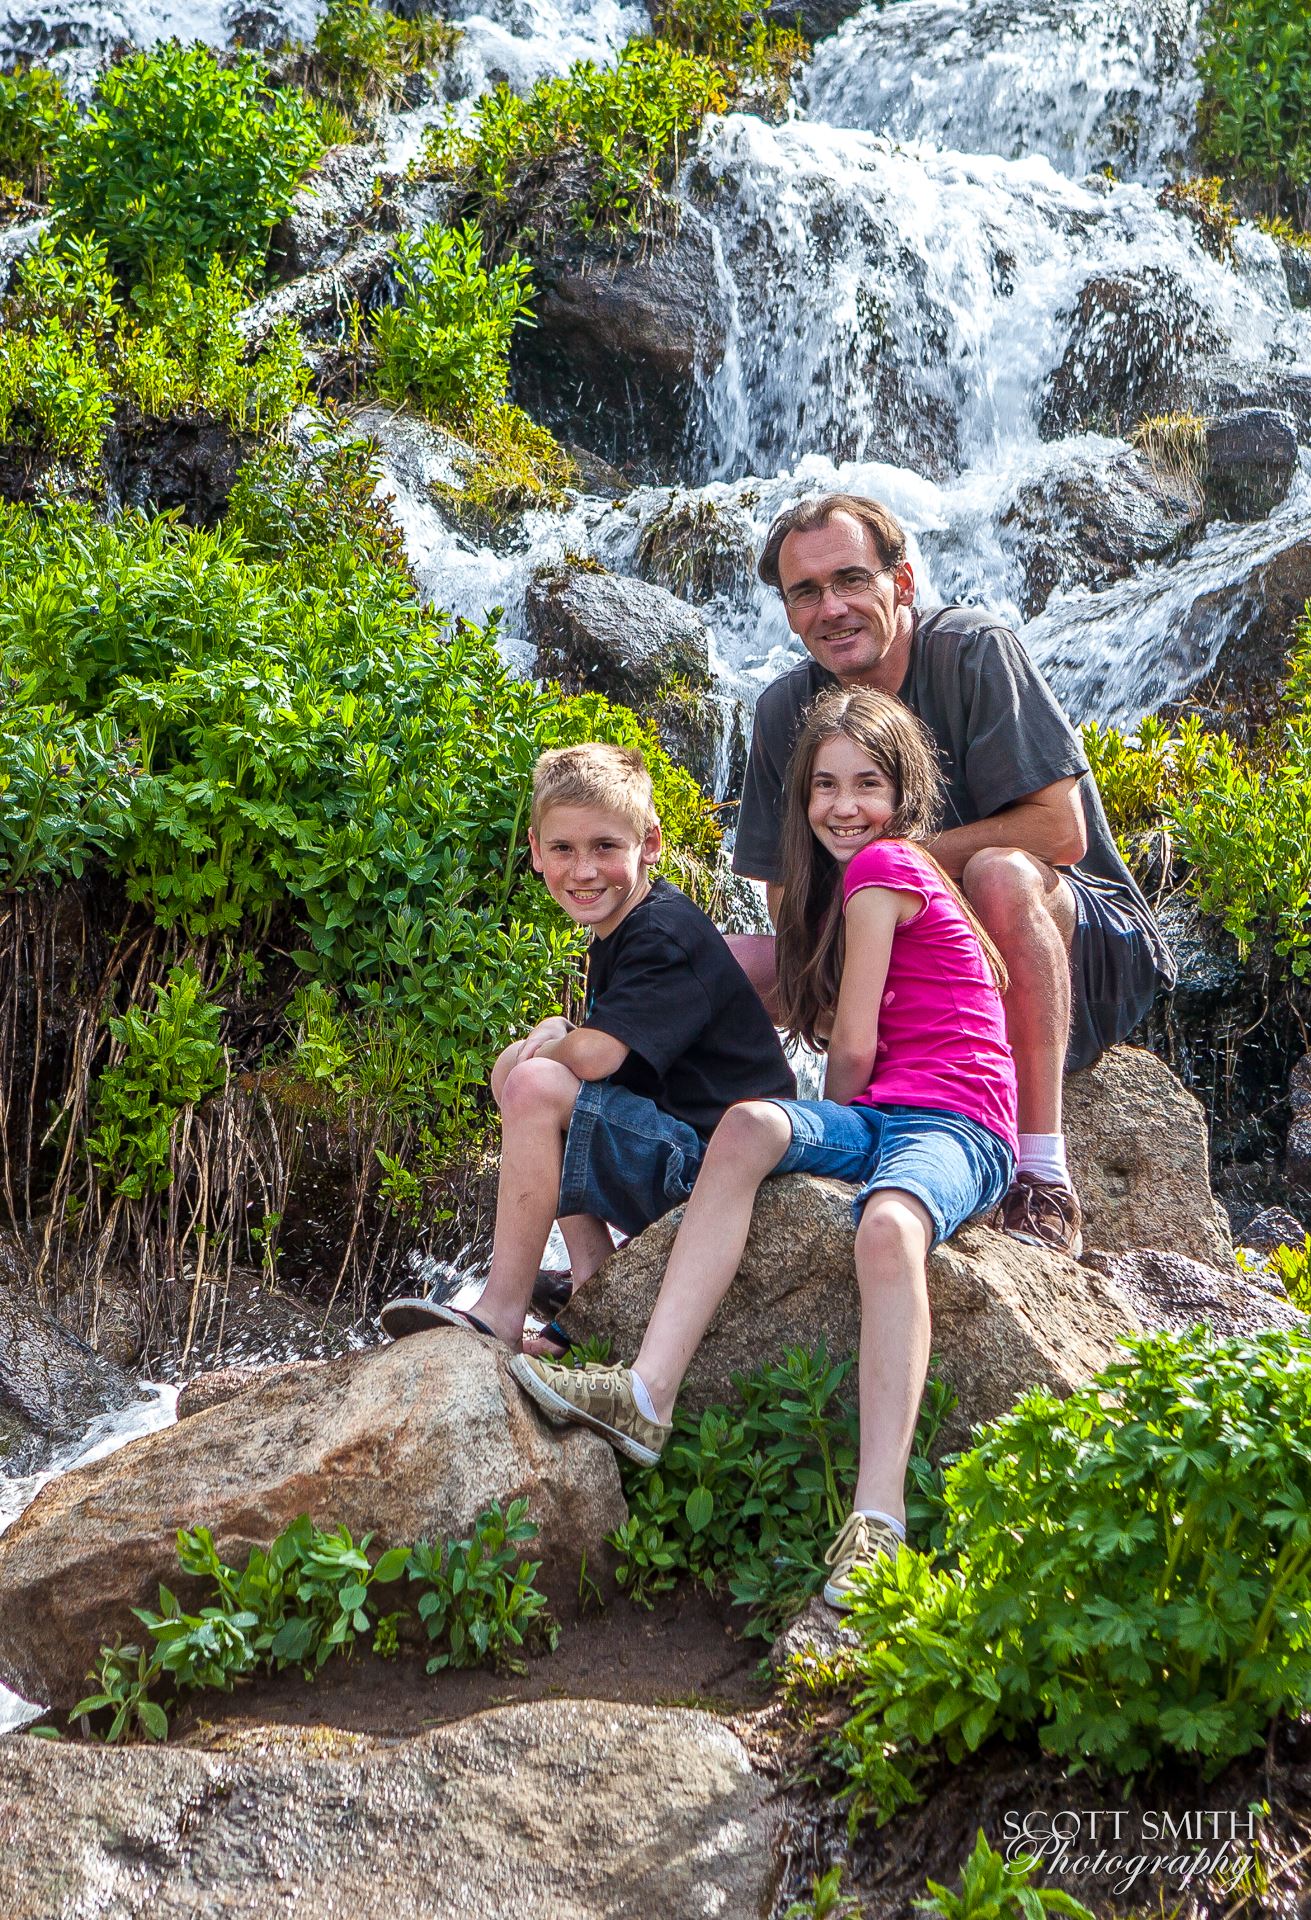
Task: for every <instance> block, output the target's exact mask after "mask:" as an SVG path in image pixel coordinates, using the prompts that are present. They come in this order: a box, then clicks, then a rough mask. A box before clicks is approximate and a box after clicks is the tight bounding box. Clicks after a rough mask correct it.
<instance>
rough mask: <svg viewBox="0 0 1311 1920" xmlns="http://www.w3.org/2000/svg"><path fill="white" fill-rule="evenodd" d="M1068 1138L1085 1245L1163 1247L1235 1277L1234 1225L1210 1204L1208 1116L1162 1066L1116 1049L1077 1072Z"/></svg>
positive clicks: (1068, 1086) (1111, 1249)
mask: <svg viewBox="0 0 1311 1920" xmlns="http://www.w3.org/2000/svg"><path fill="white" fill-rule="evenodd" d="M1065 1134H1066V1147H1067V1151H1068V1154H1069V1162H1070V1172H1071V1174H1072V1175H1073V1178H1074V1184H1075V1188H1076V1190H1077V1191H1078V1194H1079V1198H1080V1201H1081V1202H1082V1205H1083V1212H1084V1228H1083V1237H1084V1245H1085V1247H1088V1248H1098V1249H1101V1250H1102V1251H1105V1252H1108V1253H1123V1252H1128V1251H1129V1250H1130V1249H1132V1248H1135V1247H1157V1248H1160V1249H1162V1250H1163V1251H1168V1252H1170V1253H1181V1254H1186V1255H1187V1256H1188V1257H1189V1258H1190V1259H1193V1260H1202V1261H1205V1262H1207V1263H1208V1264H1209V1265H1211V1266H1215V1267H1223V1268H1226V1269H1232V1267H1233V1260H1234V1255H1233V1245H1232V1242H1231V1240H1230V1237H1229V1222H1228V1219H1227V1218H1226V1216H1225V1215H1224V1213H1223V1212H1222V1210H1221V1209H1220V1208H1219V1207H1218V1206H1217V1205H1216V1203H1215V1201H1214V1200H1213V1199H1212V1197H1211V1179H1210V1155H1209V1149H1208V1145H1207V1134H1206V1116H1205V1114H1204V1113H1203V1111H1202V1108H1201V1105H1200V1103H1199V1102H1198V1101H1197V1100H1196V1099H1194V1097H1193V1095H1192V1094H1191V1093H1189V1092H1187V1091H1186V1090H1185V1088H1183V1087H1182V1086H1181V1085H1180V1084H1179V1082H1178V1080H1176V1078H1175V1076H1174V1075H1173V1074H1172V1073H1171V1071H1170V1069H1169V1068H1168V1067H1167V1066H1166V1065H1165V1064H1164V1062H1163V1061H1161V1060H1158V1059H1156V1057H1155V1056H1154V1055H1153V1054H1150V1053H1146V1052H1144V1051H1143V1050H1142V1049H1141V1048H1139V1047H1112V1048H1111V1050H1110V1052H1109V1053H1105V1054H1103V1055H1102V1057H1101V1059H1100V1060H1099V1061H1098V1062H1097V1063H1096V1065H1095V1066H1091V1067H1087V1068H1085V1070H1084V1071H1083V1072H1082V1073H1075V1074H1071V1075H1070V1077H1069V1079H1068V1080H1067V1081H1066V1083H1065Z"/></svg>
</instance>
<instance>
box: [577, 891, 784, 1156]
mask: <svg viewBox="0 0 1311 1920" xmlns="http://www.w3.org/2000/svg"><path fill="white" fill-rule="evenodd" d="M586 1007H587V1011H586V1015H585V1017H584V1019H583V1022H582V1024H583V1025H584V1026H585V1027H593V1028H595V1029H596V1030H597V1031H598V1032H600V1033H608V1034H610V1035H611V1036H612V1038H613V1039H615V1040H622V1041H623V1043H624V1045H625V1046H626V1047H628V1048H629V1049H630V1052H629V1054H628V1057H627V1059H626V1060H625V1061H624V1063H623V1065H622V1066H621V1067H620V1068H619V1070H618V1072H617V1073H615V1074H614V1075H613V1076H612V1078H613V1079H614V1081H615V1083H616V1084H617V1085H618V1086H621V1087H627V1088H628V1089H629V1091H630V1092H632V1093H640V1094H644V1095H645V1096H646V1098H647V1099H648V1100H653V1101H654V1102H655V1104H656V1106H658V1107H659V1108H660V1110H661V1112H662V1113H669V1114H672V1115H673V1116H674V1118H675V1119H676V1120H685V1121H686V1122H687V1124H688V1125H689V1126H691V1127H695V1128H696V1130H697V1132H698V1133H699V1134H700V1135H701V1136H702V1138H703V1139H704V1138H706V1137H708V1136H709V1135H710V1134H711V1133H713V1131H714V1129H715V1127H716V1126H717V1125H718V1124H719V1121H720V1119H721V1118H722V1116H723V1113H724V1110H725V1108H727V1107H731V1106H732V1105H733V1103H734V1101H736V1100H765V1099H779V1100H791V1099H793V1098H795V1096H796V1090H797V1088H796V1081H795V1080H794V1079H793V1077H792V1069H791V1068H790V1067H789V1066H788V1063H787V1061H786V1060H785V1059H784V1057H783V1049H782V1046H781V1045H780V1044H779V1038H778V1035H777V1033H776V1032H775V1031H774V1027H773V1024H772V1023H771V1021H770V1018H769V1015H768V1014H767V1013H766V1012H765V1009H764V1006H763V1005H762V1004H761V1001H760V997H759V995H758V994H757V993H756V991H755V988H754V987H753V986H752V985H751V982H750V981H749V980H748V979H747V977H746V975H745V973H743V971H742V969H741V967H740V966H739V965H738V963H737V961H736V960H735V959H734V958H733V955H732V954H731V953H730V951H729V949H728V947H727V945H726V944H725V941H724V936H723V934H722V933H720V931H719V929H718V927H717V926H716V925H715V923H714V921H713V920H711V919H710V918H709V917H708V916H707V915H706V914H704V913H702V911H701V909H700V907H698V906H697V905H696V904H695V903H694V902H693V901H691V900H689V899H688V897H687V895H686V894H685V893H681V892H680V891H679V889H678V888H677V887H674V886H671V885H670V883H669V882H668V881H667V880H655V881H653V882H652V884H651V891H650V893H648V894H647V896H646V898H645V900H642V901H640V902H639V903H638V905H637V906H635V907H634V908H633V910H632V912H631V913H628V914H625V916H624V918H623V919H622V920H621V921H620V922H619V925H618V926H617V927H616V928H615V930H614V932H613V933H612V934H608V935H607V936H606V938H605V939H604V940H593V942H592V945H591V948H590V950H589V953H588V961H587V1001H586Z"/></svg>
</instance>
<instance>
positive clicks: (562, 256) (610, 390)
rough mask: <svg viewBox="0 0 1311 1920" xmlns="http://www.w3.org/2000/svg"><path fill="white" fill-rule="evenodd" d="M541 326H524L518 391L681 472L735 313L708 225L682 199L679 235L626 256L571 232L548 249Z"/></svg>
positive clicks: (601, 441) (618, 447) (633, 457)
mask: <svg viewBox="0 0 1311 1920" xmlns="http://www.w3.org/2000/svg"><path fill="white" fill-rule="evenodd" d="M534 279H535V281H536V285H537V298H536V303H535V307H534V311H535V314H536V320H537V325H536V327H534V328H532V329H531V330H529V329H521V330H520V332H519V333H518V334H517V335H516V337H515V343H514V348H513V351H512V356H511V364H512V367H513V370H514V381H515V398H516V399H517V400H518V402H519V404H520V405H521V406H524V407H526V408H527V409H528V411H529V413H531V414H532V416H533V418H534V419H540V420H542V421H544V422H545V423H546V424H547V425H548V426H550V427H552V428H554V430H555V431H556V432H557V433H559V434H560V435H561V436H562V437H563V438H565V439H567V440H576V441H578V442H579V444H580V445H582V446H584V447H586V448H588V449H589V450H590V451H591V452H593V453H599V454H600V455H601V456H602V457H603V458H604V459H606V460H614V461H617V462H618V463H619V464H620V465H621V466H632V467H633V468H634V469H635V470H636V471H637V472H638V473H639V474H641V475H643V476H648V477H652V478H661V477H665V476H666V475H667V476H668V477H671V478H672V477H673V474H674V469H675V467H676V464H677V461H678V458H679V456H680V455H682V454H684V453H685V452H686V451H687V449H688V447H689V446H690V444H691V441H692V438H693V435H694V427H695V391H696V383H697V379H698V377H699V376H700V375H702V374H704V373H706V372H708V371H709V369H710V368H712V367H714V366H715V365H717V364H718V362H719V361H720V359H721V358H722V357H723V352H724V340H725V334H726V327H727V321H726V316H725V310H724V295H723V291H722V289H721V288H720V286H719V283H718V280H717V278H716V274H715V266H714V249H713V243H712V238H711V234H710V230H709V228H708V227H707V225H706V222H705V221H704V219H703V218H702V217H701V215H700V214H698V213H697V212H696V210H695V209H694V208H691V207H684V209H683V212H682V219H681V224H680V226H679V229H678V232H677V233H676V234H675V235H673V236H672V237H660V238H650V237H648V238H647V240H646V241H645V243H644V244H643V245H642V247H641V248H640V250H639V249H638V248H637V247H634V249H633V251H632V252H630V253H629V254H628V255H627V256H625V257H624V258H622V259H620V260H617V261H616V260H614V259H613V258H611V257H610V256H609V255H608V254H606V253H604V252H603V251H600V250H598V251H596V252H591V251H589V250H587V249H586V248H584V247H580V246H579V245H578V244H576V243H574V242H572V241H570V242H566V243H564V244H563V245H562V247H561V249H560V251H559V252H558V253H556V254H555V255H553V256H549V257H547V258H545V259H539V260H538V262H537V264H536V269H535V273H534Z"/></svg>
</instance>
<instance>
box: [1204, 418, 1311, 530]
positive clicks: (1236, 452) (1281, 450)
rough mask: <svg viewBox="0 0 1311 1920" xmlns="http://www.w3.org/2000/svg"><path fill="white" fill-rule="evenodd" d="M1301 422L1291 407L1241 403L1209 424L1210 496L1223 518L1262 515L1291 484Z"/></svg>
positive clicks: (1208, 499)
mask: <svg viewBox="0 0 1311 1920" xmlns="http://www.w3.org/2000/svg"><path fill="white" fill-rule="evenodd" d="M1296 471H1297V428H1296V425H1295V423H1294V421H1293V417H1292V415H1291V414H1288V413H1276V412H1274V411H1273V410H1272V409H1271V408H1268V407H1243V408H1241V409H1240V410H1239V411H1238V412H1236V413H1226V414H1222V415H1221V416H1220V418H1219V419H1218V420H1213V421H1211V422H1210V423H1209V425H1208V426H1207V429H1206V481H1205V485H1206V502H1207V505H1208V507H1209V508H1210V509H1211V511H1212V512H1213V513H1216V514H1219V515H1220V517H1221V518H1222V519H1225V520H1264V519H1265V517H1266V515H1267V514H1270V513H1273V512H1274V510H1275V508H1276V507H1277V506H1278V505H1279V502H1280V501H1281V500H1282V499H1283V498H1284V496H1285V494H1286V493H1287V492H1288V489H1289V487H1290V486H1291V485H1292V481H1293V475H1294V473H1295V472H1296Z"/></svg>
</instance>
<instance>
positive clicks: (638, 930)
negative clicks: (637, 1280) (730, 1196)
mask: <svg viewBox="0 0 1311 1920" xmlns="http://www.w3.org/2000/svg"><path fill="white" fill-rule="evenodd" d="M528 840H529V845H530V847H531V849H532V859H533V866H534V867H535V868H536V870H537V871H538V873H540V874H541V876H542V878H543V880H544V881H545V883H546V888H547V891H548V892H549V893H550V895H551V898H552V899H553V900H554V901H556V903H557V904H558V905H559V906H560V907H562V908H563V909H564V911H565V912H566V913H567V914H568V915H569V918H570V919H571V920H573V921H575V922H576V923H577V924H578V925H579V926H582V927H587V928H589V929H590V931H591V936H592V943H591V948H590V951H589V955H588V967H587V996H586V1003H585V1012H584V1017H583V1020H582V1023H581V1025H578V1026H574V1025H572V1024H571V1023H570V1022H569V1021H568V1020H565V1019H563V1018H562V1017H561V1016H559V1015H556V1016H553V1017H552V1018H550V1019H548V1020H543V1021H540V1022H539V1024H538V1025H537V1026H535V1027H534V1028H533V1030H532V1032H531V1033H530V1034H529V1035H528V1036H527V1038H526V1039H523V1040H519V1041H516V1042H515V1043H514V1045H512V1046H509V1047H507V1048H506V1049H505V1051H504V1052H503V1053H502V1054H501V1056H500V1058H499V1059H498V1060H497V1062H496V1065H495V1067H494V1068H493V1070H492V1079H491V1086H492V1093H493V1095H494V1096H495V1099H496V1102H497V1104H498V1106H499V1107H500V1109H501V1122H502V1150H501V1171H500V1181H499V1185H498V1189H497V1200H496V1227H495V1232H494V1235H493V1241H492V1264H491V1268H490V1271H489V1273H488V1276H487V1284H486V1286H485V1287H484V1289H483V1292H482V1295H481V1297H480V1298H479V1300H478V1302H477V1309H476V1311H465V1310H461V1309H460V1308H457V1307H451V1306H448V1305H446V1304H445V1303H444V1302H441V1301H437V1300H420V1299H407V1300H392V1301H389V1302H388V1303H387V1305H386V1306H385V1307H384V1308H383V1311H382V1324H383V1327H384V1329H385V1330H386V1331H387V1332H388V1333H390V1334H392V1335H393V1336H399V1335H401V1334H405V1333H414V1332H417V1331H419V1330H420V1329H421V1328H423V1327H431V1326H437V1325H453V1326H465V1327H472V1328H473V1329H474V1330H475V1332H477V1333H481V1334H485V1335H487V1336H489V1337H491V1338H494V1339H498V1340H502V1341H504V1342H505V1343H506V1345H508V1346H510V1347H514V1348H516V1349H518V1348H519V1347H520V1346H521V1344H522V1340H523V1327H524V1316H525V1314H526V1312H527V1310H528V1305H529V1301H530V1299H531V1297H532V1292H533V1286H534V1283H535V1282H536V1280H537V1277H538V1271H539V1268H540V1265H541V1260H542V1255H543V1253H544V1252H545V1249H546V1242H547V1238H548V1236H549V1234H550V1231H551V1222H552V1220H554V1219H558V1220H559V1222H560V1231H561V1233H562V1234H563V1236H564V1242H565V1245H566V1247H567V1248H568V1250H569V1260H570V1269H571V1272H572V1275H573V1284H574V1286H575V1287H578V1286H580V1285H582V1283H583V1282H584V1281H586V1280H588V1279H590V1278H591V1276H592V1275H593V1274H594V1273H595V1272H596V1270H597V1268H598V1267H599V1266H600V1265H601V1263H602V1261H603V1260H605V1259H606V1258H607V1256H608V1255H609V1254H610V1253H611V1252H612V1251H613V1243H612V1241H611V1238H610V1230H609V1226H608V1225H607V1224H606V1223H607V1222H611V1221H612V1222H613V1223H614V1224H615V1225H616V1226H617V1227H619V1228H620V1229H621V1230H622V1231H623V1232H625V1233H629V1234H634V1233H640V1232H641V1231H642V1229H643V1227H646V1226H649V1225H650V1223H651V1222H652V1221H653V1220H658V1219H659V1218H660V1217H661V1215H662V1214H665V1213H668V1212H669V1211H670V1209H671V1208H672V1207H676V1206H680V1205H681V1204H682V1203H683V1202H684V1201H685V1200H686V1199H687V1198H688V1196H689V1194H690V1193H691V1191H692V1183H693V1181H694V1180H695V1178H696V1175H697V1171H698V1169H699V1167H700V1165H701V1160H702V1157H703V1155H704V1153H705V1148H706V1143H707V1142H708V1140H709V1138H710V1135H711V1134H712V1133H713V1131H714V1129H715V1127H716V1125H717V1124H718V1122H719V1120H720V1117H721V1116H722V1114H723V1113H724V1111H725V1109H726V1108H728V1107H730V1106H732V1105H733V1104H734V1102H735V1101H739V1100H752V1099H768V1098H770V1097H771V1096H772V1097H775V1098H783V1099H787V1098H790V1097H791V1096H792V1095H793V1093H794V1092H795V1083H794V1081H793V1077H792V1072H791V1069H790V1068H789V1066H788V1064H787V1061H786V1060H785V1059H784V1057H783V1050H782V1047H781V1045H780V1043H779V1038H778V1035H777V1033H776V1032H775V1031H774V1028H773V1025H772V1024H771V1022H770V1019H769V1015H768V1014H767V1013H766V1012H765V1009H764V1006H763V1005H762V1003H761V1001H760V1000H759V998H758V997H757V995H756V992H755V990H754V988H753V987H752V986H751V985H750V983H749V982H748V980H747V977H746V975H745V974H744V973H743V971H742V969H741V967H740V966H739V965H738V963H737V961H736V960H735V959H734V958H733V956H732V954H731V953H730V952H729V950H728V947H727V945H726V944H725V941H724V938H723V936H722V934H720V932H719V931H718V929H717V928H716V927H715V926H714V924H713V922H712V921H710V920H709V919H708V918H707V916H706V915H705V914H704V913H702V912H701V909H700V908H699V907H697V906H695V905H694V904H693V902H692V901H691V900H689V899H688V898H687V896H686V895H685V894H683V893H680V891H679V890H678V888H677V887H674V886H671V885H670V884H669V882H668V881H667V880H660V879H657V878H656V877H655V873H654V869H655V866H656V863H657V861H658V860H659V858H660V847H661V839H660V822H659V820H658V819H657V817H656V811H655V805H654V801H653V797H652V791H651V776H650V774H649V773H648V771H647V767H646V762H645V761H644V760H643V758H642V756H641V754H640V753H638V752H637V751H636V750H635V749H633V748H627V747H613V746H606V745H600V744H592V745H587V746H578V747H560V748H557V749H555V750H553V751H552V752H550V753H544V754H543V755H542V756H541V758H540V760H539V761H538V763H537V766H536V768H535V770H534V774H533V801H532V823H531V826H530V828H529V833H528ZM547 1331H548V1335H551V1334H552V1333H553V1334H555V1335H557V1336H559V1337H558V1338H555V1340H554V1343H553V1344H547V1343H544V1342H543V1341H541V1340H538V1341H534V1342H533V1343H532V1344H533V1346H534V1348H535V1349H536V1350H538V1351H542V1352H556V1353H558V1352H559V1351H560V1350H561V1345H562V1344H563V1345H566V1346H567V1340H565V1339H564V1336H562V1335H559V1330H558V1329H548V1330H547Z"/></svg>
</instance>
